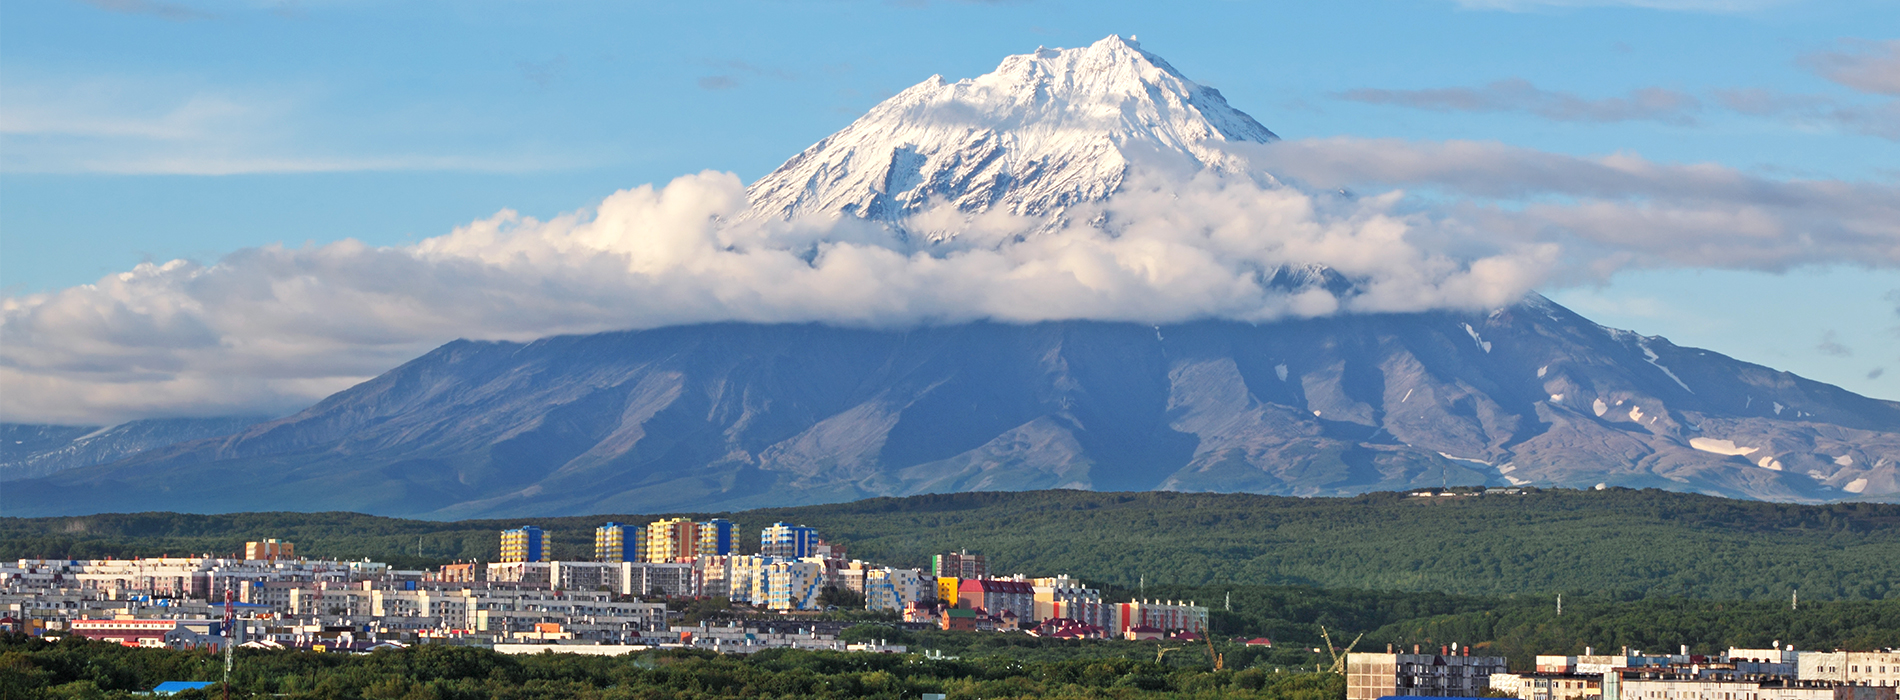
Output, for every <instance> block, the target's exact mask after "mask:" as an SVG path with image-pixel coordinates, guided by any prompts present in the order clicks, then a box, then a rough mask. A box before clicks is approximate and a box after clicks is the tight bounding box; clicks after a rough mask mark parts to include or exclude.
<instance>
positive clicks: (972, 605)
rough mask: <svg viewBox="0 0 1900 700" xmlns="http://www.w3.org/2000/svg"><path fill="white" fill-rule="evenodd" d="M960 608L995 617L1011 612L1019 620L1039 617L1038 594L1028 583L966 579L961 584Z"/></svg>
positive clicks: (958, 595)
mask: <svg viewBox="0 0 1900 700" xmlns="http://www.w3.org/2000/svg"><path fill="white" fill-rule="evenodd" d="M957 607H959V608H967V609H970V610H982V611H984V612H987V613H989V614H990V615H991V616H992V617H996V616H1001V615H1002V614H1003V613H1005V612H1010V613H1015V614H1016V618H1017V619H1025V618H1030V617H1032V616H1034V615H1035V614H1036V591H1035V589H1034V588H1033V587H1031V586H1030V585H1029V582H1028V581H1012V580H1009V579H993V578H971V579H964V580H963V581H962V582H961V583H959V584H958V585H957Z"/></svg>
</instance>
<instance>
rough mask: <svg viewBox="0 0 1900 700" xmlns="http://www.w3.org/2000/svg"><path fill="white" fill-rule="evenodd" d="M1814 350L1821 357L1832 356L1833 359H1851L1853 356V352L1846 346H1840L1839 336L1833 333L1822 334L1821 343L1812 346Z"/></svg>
mask: <svg viewBox="0 0 1900 700" xmlns="http://www.w3.org/2000/svg"><path fill="white" fill-rule="evenodd" d="M1814 350H1815V352H1818V353H1821V354H1823V355H1832V356H1834V357H1852V356H1853V355H1854V351H1853V350H1849V349H1848V348H1847V346H1846V345H1842V344H1841V340H1840V334H1839V333H1836V332H1834V331H1828V332H1826V333H1822V334H1821V342H1820V343H1819V344H1817V345H1815V346H1814Z"/></svg>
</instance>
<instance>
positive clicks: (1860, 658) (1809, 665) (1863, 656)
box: [1795, 651, 1900, 687]
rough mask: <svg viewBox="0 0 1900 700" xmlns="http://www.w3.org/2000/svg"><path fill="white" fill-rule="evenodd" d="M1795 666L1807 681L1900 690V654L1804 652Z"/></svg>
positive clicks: (1798, 673) (1887, 652)
mask: <svg viewBox="0 0 1900 700" xmlns="http://www.w3.org/2000/svg"><path fill="white" fill-rule="evenodd" d="M1795 666H1796V672H1795V677H1796V678H1799V679H1801V680H1804V681H1832V682H1836V683H1853V684H1859V685H1875V686H1887V687H1893V686H1900V651H1804V652H1799V653H1798V656H1797V657H1796V661H1795Z"/></svg>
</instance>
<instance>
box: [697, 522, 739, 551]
mask: <svg viewBox="0 0 1900 700" xmlns="http://www.w3.org/2000/svg"><path fill="white" fill-rule="evenodd" d="M732 532H733V525H732V521H730V520H727V519H725V518H713V519H711V520H708V521H706V522H703V523H700V524H699V556H702V557H723V556H729V555H731V554H734V552H733V547H732Z"/></svg>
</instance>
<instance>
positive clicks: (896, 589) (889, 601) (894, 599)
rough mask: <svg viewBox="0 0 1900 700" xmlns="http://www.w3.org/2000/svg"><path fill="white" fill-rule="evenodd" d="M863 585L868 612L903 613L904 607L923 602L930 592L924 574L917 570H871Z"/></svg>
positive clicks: (867, 571)
mask: <svg viewBox="0 0 1900 700" xmlns="http://www.w3.org/2000/svg"><path fill="white" fill-rule="evenodd" d="M863 585H864V590H863V591H862V592H863V593H864V608H865V609H866V610H892V611H897V612H902V611H903V610H904V606H906V605H908V604H910V603H915V602H918V601H921V600H923V599H924V598H925V595H924V594H925V593H926V592H927V591H928V588H927V587H926V585H925V583H924V576H923V574H922V573H921V572H919V571H917V570H916V569H892V568H889V567H885V568H875V569H869V570H866V571H865V572H864V584H863Z"/></svg>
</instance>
